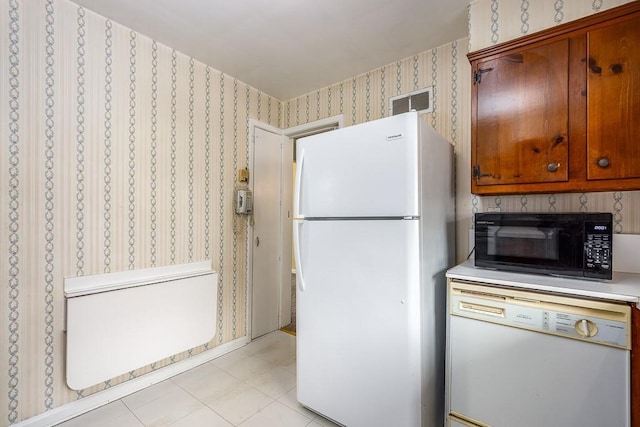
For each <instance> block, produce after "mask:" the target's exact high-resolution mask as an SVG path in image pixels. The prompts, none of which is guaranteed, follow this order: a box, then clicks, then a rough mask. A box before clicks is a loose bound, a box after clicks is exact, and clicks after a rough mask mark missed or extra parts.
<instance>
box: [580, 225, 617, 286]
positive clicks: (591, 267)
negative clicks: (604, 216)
mask: <svg viewBox="0 0 640 427" xmlns="http://www.w3.org/2000/svg"><path fill="white" fill-rule="evenodd" d="M612 237H613V236H612V230H611V223H604V222H602V223H600V222H585V238H584V266H585V269H584V271H585V277H600V276H601V275H602V274H603V273H608V272H611V269H612V268H613V255H612V251H611V241H612Z"/></svg>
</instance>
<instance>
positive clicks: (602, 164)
mask: <svg viewBox="0 0 640 427" xmlns="http://www.w3.org/2000/svg"><path fill="white" fill-rule="evenodd" d="M598 166H600V167H601V168H608V167H609V159H607V158H606V157H600V158H599V159H598Z"/></svg>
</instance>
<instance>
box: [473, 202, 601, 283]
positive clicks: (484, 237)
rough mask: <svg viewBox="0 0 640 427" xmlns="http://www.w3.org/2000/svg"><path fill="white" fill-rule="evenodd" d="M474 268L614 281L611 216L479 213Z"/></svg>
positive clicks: (476, 223)
mask: <svg viewBox="0 0 640 427" xmlns="http://www.w3.org/2000/svg"><path fill="white" fill-rule="evenodd" d="M474 222H475V265H476V266H477V267H485V268H492V269H496V270H505V271H515V272H525V273H536V274H552V275H559V276H571V277H582V278H588V279H611V277H612V270H613V263H612V262H613V253H612V246H613V242H612V223H613V216H612V214H611V213H498V212H488V213H477V214H475V218H474Z"/></svg>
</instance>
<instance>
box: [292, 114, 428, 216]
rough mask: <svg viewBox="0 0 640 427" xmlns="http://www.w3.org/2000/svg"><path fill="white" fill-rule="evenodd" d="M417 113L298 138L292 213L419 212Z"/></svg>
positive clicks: (318, 214)
mask: <svg viewBox="0 0 640 427" xmlns="http://www.w3.org/2000/svg"><path fill="white" fill-rule="evenodd" d="M418 120H420V119H419V117H418V115H417V113H415V112H414V113H407V114H402V115H398V116H393V117H388V118H385V119H381V120H376V121H373V122H369V123H363V124H360V125H356V126H349V127H346V128H342V129H338V130H335V131H332V132H327V133H323V134H319V135H314V136H310V137H307V138H303V139H300V140H299V141H298V142H297V154H296V159H297V177H296V190H297V191H296V201H295V205H296V206H295V207H294V215H295V216H296V217H307V218H308V217H333V218H338V217H396V216H397V217H402V216H418V215H419V210H418V206H419V205H418V194H419V193H418V191H419V182H420V180H419V179H418V163H419V160H418V158H419V156H418V148H419V147H418V134H419V130H418V129H419V125H418Z"/></svg>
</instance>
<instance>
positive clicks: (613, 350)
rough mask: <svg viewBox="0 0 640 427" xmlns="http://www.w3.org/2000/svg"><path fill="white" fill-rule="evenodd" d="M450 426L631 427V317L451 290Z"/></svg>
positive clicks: (505, 292) (598, 307) (478, 290)
mask: <svg viewBox="0 0 640 427" xmlns="http://www.w3.org/2000/svg"><path fill="white" fill-rule="evenodd" d="M448 301H449V314H448V318H447V334H448V336H447V383H446V387H447V390H446V405H447V408H446V409H447V414H448V417H447V425H449V426H456V427H459V426H491V427H515V426H517V427H528V426H531V427H534V426H535V427H539V426H562V427H571V426H576V427H578V426H580V427H588V426H593V427H602V426H615V427H626V426H629V424H630V379H629V377H630V353H631V351H630V348H631V337H630V331H631V324H630V321H631V320H630V318H631V311H630V310H631V308H630V307H629V306H628V305H626V304H621V303H613V302H606V301H601V300H590V299H582V298H578V297H575V298H574V297H570V296H558V295H555V294H543V293H536V292H531V291H522V290H517V289H511V288H501V287H492V286H488V285H487V286H485V285H478V284H473V283H467V282H461V281H457V280H450V282H449V300H448Z"/></svg>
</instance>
